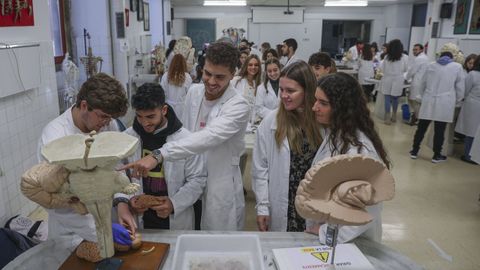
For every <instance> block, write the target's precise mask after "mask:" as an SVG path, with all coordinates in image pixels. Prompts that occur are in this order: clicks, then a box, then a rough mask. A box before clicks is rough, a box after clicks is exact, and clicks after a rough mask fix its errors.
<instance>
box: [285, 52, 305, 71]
mask: <svg viewBox="0 0 480 270" xmlns="http://www.w3.org/2000/svg"><path fill="white" fill-rule="evenodd" d="M298 61H302V59H300V58H297V56H296V55H295V54H293V55H292V57H290V59H288V57H287V62H286V63H285V66H284V67H283V68H286V67H288V66H289V65H291V64H293V63H295V62H298Z"/></svg>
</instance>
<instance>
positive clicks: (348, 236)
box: [307, 129, 383, 244]
mask: <svg viewBox="0 0 480 270" xmlns="http://www.w3.org/2000/svg"><path fill="white" fill-rule="evenodd" d="M357 134H358V138H359V141H360V142H361V143H362V144H364V147H362V150H361V151H360V153H359V152H358V148H357V147H355V146H350V148H349V149H348V151H347V153H346V154H352V155H353V154H361V155H365V156H368V157H371V158H374V159H376V160H379V161H382V160H381V159H380V157H379V156H378V153H377V151H376V150H375V147H374V146H373V144H372V142H371V141H370V139H369V138H368V137H367V136H365V134H364V133H363V132H360V131H359V132H358V133H357ZM322 136H323V138H324V139H323V143H322V144H321V146H320V148H319V149H318V151H317V154H316V155H315V158H314V159H313V164H317V163H318V162H320V161H322V160H324V159H326V158H330V157H331V156H332V151H333V147H332V145H331V144H330V143H329V142H328V136H329V130H328V129H323V130H322ZM337 149H340V145H338V147H337ZM335 155H338V154H334V156H335ZM365 209H366V210H367V212H368V213H369V214H370V215H372V216H373V220H372V221H371V222H370V223H367V224H365V225H361V226H341V227H340V231H339V233H338V243H345V242H349V241H352V240H353V239H355V238H357V237H359V236H362V237H364V238H368V239H371V240H373V241H377V242H380V241H381V240H382V216H381V213H382V209H383V205H382V203H378V204H376V205H372V206H367V207H366V208H365ZM307 226H310V224H308V223H307ZM326 232H327V224H323V225H321V226H320V231H319V237H320V243H323V244H324V243H325V235H326Z"/></svg>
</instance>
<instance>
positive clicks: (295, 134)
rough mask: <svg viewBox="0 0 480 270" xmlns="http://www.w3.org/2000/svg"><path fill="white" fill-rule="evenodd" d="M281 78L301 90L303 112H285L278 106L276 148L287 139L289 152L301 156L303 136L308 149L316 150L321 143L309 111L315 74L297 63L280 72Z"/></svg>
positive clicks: (318, 126)
mask: <svg viewBox="0 0 480 270" xmlns="http://www.w3.org/2000/svg"><path fill="white" fill-rule="evenodd" d="M283 77H285V78H288V79H290V80H294V81H296V82H297V83H298V84H299V85H300V86H301V87H302V88H303V91H304V93H305V95H304V101H303V103H304V108H305V110H304V111H303V112H299V111H297V110H293V111H287V110H285V107H284V106H283V104H282V105H280V107H279V109H278V113H277V130H276V131H275V141H276V142H277V147H278V148H280V146H281V145H282V142H283V140H284V139H285V137H287V140H288V144H289V145H290V149H291V151H293V152H295V153H297V154H303V151H302V146H303V136H304V134H305V136H306V137H307V141H308V144H309V145H310V147H311V148H312V149H313V150H317V149H318V147H320V144H321V143H322V136H321V134H320V125H319V124H318V123H317V122H316V121H315V113H314V112H313V111H312V110H311V108H312V107H313V104H314V103H315V90H316V82H317V80H316V78H315V74H314V73H313V71H312V69H311V68H310V66H309V65H308V64H307V63H305V62H304V61H298V62H295V63H293V64H291V65H289V66H287V67H285V68H284V69H283V70H282V72H281V73H280V78H283ZM281 91H283V89H281Z"/></svg>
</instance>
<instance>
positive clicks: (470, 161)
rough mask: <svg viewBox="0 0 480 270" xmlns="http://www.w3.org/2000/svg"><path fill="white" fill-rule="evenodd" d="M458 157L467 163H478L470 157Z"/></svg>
mask: <svg viewBox="0 0 480 270" xmlns="http://www.w3.org/2000/svg"><path fill="white" fill-rule="evenodd" d="M460 159H461V160H462V161H464V162H467V163H470V164H473V165H478V163H476V162H475V161H473V160H471V159H468V158H466V157H465V156H461V157H460Z"/></svg>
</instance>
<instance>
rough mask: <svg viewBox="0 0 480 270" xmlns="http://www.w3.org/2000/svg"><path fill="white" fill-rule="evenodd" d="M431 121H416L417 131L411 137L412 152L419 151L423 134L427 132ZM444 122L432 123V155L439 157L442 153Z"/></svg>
mask: <svg viewBox="0 0 480 270" xmlns="http://www.w3.org/2000/svg"><path fill="white" fill-rule="evenodd" d="M430 122H431V120H425V119H420V120H419V121H418V126H417V131H416V132H415V136H414V137H413V149H412V150H413V151H414V152H418V150H420V144H421V143H422V140H423V137H424V136H425V132H427V129H428V126H429V125H430ZM446 127H447V123H446V122H439V121H434V128H435V130H434V133H433V153H434V154H435V155H440V154H441V153H442V145H443V140H444V139H445V128H446Z"/></svg>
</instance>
